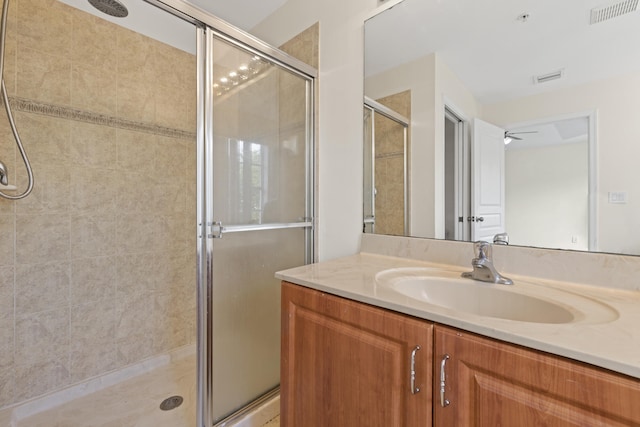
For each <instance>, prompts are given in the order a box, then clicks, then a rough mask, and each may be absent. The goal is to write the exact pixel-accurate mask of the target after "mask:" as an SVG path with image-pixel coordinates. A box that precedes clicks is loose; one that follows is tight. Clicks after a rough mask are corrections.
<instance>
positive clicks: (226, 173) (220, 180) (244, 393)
mask: <svg viewBox="0 0 640 427" xmlns="http://www.w3.org/2000/svg"><path fill="white" fill-rule="evenodd" d="M209 51H210V54H211V56H212V58H213V60H212V64H213V65H212V69H211V79H212V81H211V83H212V84H211V88H212V97H213V99H212V100H211V101H210V102H211V104H210V105H211V111H212V129H213V135H212V138H211V143H210V145H212V147H210V152H211V157H212V165H213V166H212V170H211V173H210V175H209V176H210V179H211V181H212V182H211V184H210V185H211V186H212V205H211V209H212V212H213V216H212V217H213V219H214V221H213V222H214V226H213V227H212V230H213V235H214V237H215V238H214V239H212V241H213V244H212V257H211V260H212V261H211V270H212V271H211V273H212V274H211V277H212V278H213V279H212V282H211V323H210V328H211V333H210V340H211V359H212V360H211V361H210V363H211V365H210V366H211V367H210V369H211V378H212V401H211V405H212V406H211V408H212V409H211V410H212V414H213V417H212V418H213V421H214V422H218V421H220V420H222V419H224V418H225V417H228V416H229V415H230V414H233V413H234V412H235V411H237V410H238V409H240V408H242V407H244V406H245V405H247V404H248V403H250V402H251V401H253V400H254V399H256V398H259V397H260V396H262V395H264V394H265V393H267V392H269V391H270V390H273V389H274V388H277V387H278V385H279V383H280V285H279V281H278V280H277V279H275V277H274V273H275V272H276V271H278V270H282V269H286V268H291V267H295V266H299V265H303V264H305V263H308V262H311V260H312V254H311V250H312V245H311V243H312V227H311V226H312V219H311V216H312V197H311V188H312V185H311V184H312V182H311V179H312V172H311V164H312V161H311V160H312V158H311V155H312V148H311V143H310V136H311V129H312V127H311V93H312V92H311V88H312V80H311V79H309V78H307V77H305V76H304V75H301V74H299V73H296V72H294V71H292V70H290V69H288V68H286V67H284V66H282V65H279V64H278V63H276V62H275V61H272V60H270V59H268V58H267V57H265V56H262V55H261V54H259V53H257V52H255V51H250V50H245V49H244V48H242V47H240V46H238V45H237V44H236V43H233V42H232V41H230V40H227V39H224V38H222V37H218V36H213V37H212V48H211V49H210V50H209Z"/></svg>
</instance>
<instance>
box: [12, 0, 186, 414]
mask: <svg viewBox="0 0 640 427" xmlns="http://www.w3.org/2000/svg"><path fill="white" fill-rule="evenodd" d="M7 36H8V42H7V57H6V58H7V59H6V69H5V77H6V83H7V87H8V90H9V93H10V95H11V96H17V97H19V98H23V99H26V100H28V101H36V102H40V103H48V104H52V105H55V106H61V107H68V108H73V109H76V110H81V111H83V112H88V113H95V114H102V115H107V116H111V117H117V118H123V119H126V120H130V121H136V122H142V123H144V124H155V125H159V126H162V127H168V128H174V129H178V130H181V131H186V132H184V134H185V135H187V136H184V137H173V136H167V135H166V134H162V132H160V131H158V132H155V131H140V130H129V129H122V128H119V127H111V126H105V125H98V124H95V123H91V122H85V121H78V120H71V119H64V118H59V117H53V116H51V115H42V114H34V113H28V112H24V111H17V112H16V113H15V116H16V121H17V125H18V128H19V129H20V131H21V135H22V138H23V140H24V144H25V148H26V149H27V151H28V154H29V156H30V158H31V161H32V164H33V169H34V174H35V179H36V186H35V189H34V191H33V193H32V194H31V195H30V196H29V197H27V198H26V199H24V200H21V201H17V202H8V201H6V200H4V199H0V407H3V406H6V405H10V404H13V403H16V402H19V401H22V400H24V399H28V398H31V397H34V396H37V395H40V394H43V393H46V392H49V391H52V390H55V389H58V388H61V387H64V386H67V385H69V384H72V383H76V382H79V381H81V380H84V379H86V378H89V377H92V376H95V375H98V374H102V373H105V372H107V371H110V370H114V369H117V368H120V367H122V366H125V365H128V364H131V363H134V362H137V361H140V360H141V359H144V358H146V357H149V356H152V355H155V354H159V353H164V352H166V351H167V350H170V349H172V348H175V347H178V346H181V345H185V344H188V343H192V342H194V341H195V256H194V253H193V248H195V240H194V239H195V235H194V232H195V188H194V187H195V138H194V137H191V136H188V135H189V134H190V133H192V132H194V131H195V116H196V114H195V108H196V105H195V94H196V86H195V84H196V81H195V57H194V56H192V55H190V54H188V53H185V52H182V51H179V50H177V49H174V48H172V47H170V46H167V45H163V44H160V43H158V42H156V41H153V40H151V39H148V38H146V37H143V36H141V35H139V34H136V33H134V32H131V31H129V30H125V29H122V28H121V27H119V26H116V25H113V24H111V23H108V22H107V21H104V20H101V19H99V18H97V17H94V16H92V15H89V14H86V13H84V12H80V11H77V10H75V9H73V8H71V7H69V6H66V5H64V4H62V3H59V2H57V1H55V0H13V1H12V2H11V8H10V21H9V26H8V33H7ZM0 159H2V161H4V162H5V163H7V166H8V167H9V168H10V171H11V181H12V182H14V183H16V182H17V183H18V185H19V186H20V187H24V186H25V185H26V175H25V172H24V167H23V166H22V163H21V161H20V160H19V157H18V154H17V151H16V149H15V146H14V144H13V138H12V137H11V136H10V132H9V130H8V125H7V123H6V119H5V116H4V112H2V114H0Z"/></svg>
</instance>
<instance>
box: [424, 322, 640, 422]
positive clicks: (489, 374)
mask: <svg viewBox="0 0 640 427" xmlns="http://www.w3.org/2000/svg"><path fill="white" fill-rule="evenodd" d="M445 355H449V359H448V360H447V361H446V366H445V380H446V386H445V398H446V399H447V400H449V402H450V403H449V405H448V406H446V407H442V406H441V404H440V396H439V394H440V381H439V380H440V378H439V377H440V367H441V361H442V359H443V357H444V356H445ZM434 363H435V364H436V367H437V369H436V372H435V375H437V376H438V378H436V383H435V387H434V425H435V426H457V427H463V426H478V427H480V426H486V427H496V426H518V427H529V426H530V427H534V426H535V427H540V426H553V427H563V426H580V427H585V426H599V427H600V426H640V404H639V402H640V382H639V381H638V380H635V379H632V378H629V377H625V376H622V375H618V374H615V373H612V372H609V371H606V370H602V369H598V368H595V367H593V366H590V365H586V364H583V363H580V362H574V361H570V360H568V359H565V358H562V357H557V356H552V355H549V354H546V353H542V352H538V351H534V350H529V349H524V348H521V347H518V346H515V345H511V344H506V343H501V342H498V341H495V340H491V339H488V338H482V337H478V336H476V335H473V334H469V333H466V332H461V331H457V330H454V329H450V328H447V327H441V326H440V325H437V326H436V327H435V349H434ZM436 393H437V395H436Z"/></svg>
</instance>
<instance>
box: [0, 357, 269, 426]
mask: <svg viewBox="0 0 640 427" xmlns="http://www.w3.org/2000/svg"><path fill="white" fill-rule="evenodd" d="M194 369H195V356H188V357H184V358H182V359H179V360H177V361H174V362H172V363H170V364H168V365H166V366H161V367H159V368H156V369H154V370H153V371H152V372H149V373H146V374H143V375H139V376H137V377H135V378H132V379H130V380H127V381H123V382H121V383H119V384H117V385H114V386H111V387H108V388H105V389H103V390H100V391H98V392H95V393H92V394H89V395H86V396H84V397H82V398H79V399H76V400H73V401H71V402H69V403H66V404H64V405H61V406H58V407H56V408H53V409H50V410H48V411H45V412H41V413H39V414H36V415H33V416H31V417H28V418H24V419H22V420H20V421H19V422H18V424H17V425H16V426H15V427H193V426H195V425H196V420H195V413H196V392H195V390H196V387H195V375H194ZM174 395H180V396H183V397H184V403H183V404H182V405H181V406H179V407H178V408H176V409H173V410H171V411H162V410H160V409H159V405H160V402H161V401H162V400H164V399H166V398H167V397H170V396H174ZM0 419H2V416H1V414H0ZM279 426H280V419H279V417H277V418H275V419H274V420H271V421H269V422H268V423H267V424H265V427H279Z"/></svg>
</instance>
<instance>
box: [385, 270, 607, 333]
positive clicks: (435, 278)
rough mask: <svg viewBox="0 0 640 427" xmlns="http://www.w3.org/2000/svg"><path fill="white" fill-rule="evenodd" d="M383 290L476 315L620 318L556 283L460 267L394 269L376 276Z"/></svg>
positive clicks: (555, 320) (538, 319) (536, 319)
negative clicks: (475, 274) (472, 274)
mask: <svg viewBox="0 0 640 427" xmlns="http://www.w3.org/2000/svg"><path fill="white" fill-rule="evenodd" d="M376 282H377V290H378V293H379V294H380V293H385V292H387V293H388V292H390V293H392V294H395V295H396V296H404V297H406V299H408V300H409V301H412V302H414V303H415V304H417V305H420V304H422V305H429V306H436V307H441V308H445V309H448V310H452V311H456V312H461V313H467V314H472V315H475V316H482V317H490V318H497V319H506V320H510V321H518V322H530V323H547V324H562V323H575V322H590V323H591V322H597V323H600V322H605V321H611V320H614V319H616V318H617V317H618V314H617V311H616V310H614V309H613V308H611V307H609V306H608V305H605V304H602V303H600V302H598V301H595V300H593V299H590V298H586V297H582V296H580V295H578V294H575V293H571V292H563V291H561V290H559V289H557V288H552V287H547V286H542V285H536V284H532V283H530V282H522V281H520V282H519V281H516V283H515V285H496V284H493V283H485V282H479V281H476V280H471V279H466V278H461V277H460V272H455V271H448V270H442V269H430V268H405V269H392V270H386V271H384V272H381V273H378V275H377V276H376Z"/></svg>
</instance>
